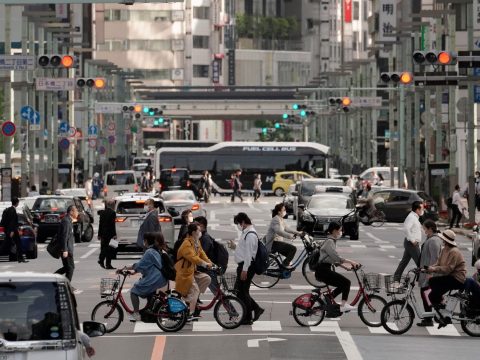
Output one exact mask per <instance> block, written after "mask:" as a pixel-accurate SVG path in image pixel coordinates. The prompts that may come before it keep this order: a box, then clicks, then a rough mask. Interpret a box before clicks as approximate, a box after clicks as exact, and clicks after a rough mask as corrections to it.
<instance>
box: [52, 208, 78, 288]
mask: <svg viewBox="0 0 480 360" xmlns="http://www.w3.org/2000/svg"><path fill="white" fill-rule="evenodd" d="M77 217H78V210H77V208H76V207H75V205H70V206H69V207H68V208H67V215H66V216H65V217H64V218H63V219H62V222H61V223H60V228H59V229H58V234H57V236H58V239H57V240H58V242H59V243H60V244H61V251H62V252H61V259H62V264H63V266H62V267H61V268H60V269H58V270H57V271H55V273H56V274H65V276H66V278H67V279H68V280H70V281H72V276H73V270H75V263H74V261H73V245H74V244H75V235H74V232H73V222H74V221H75V220H77Z"/></svg>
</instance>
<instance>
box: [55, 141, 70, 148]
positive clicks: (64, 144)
mask: <svg viewBox="0 0 480 360" xmlns="http://www.w3.org/2000/svg"><path fill="white" fill-rule="evenodd" d="M58 145H59V146H60V149H62V150H68V148H69V147H70V140H68V139H67V138H63V139H62V140H60V142H59V144H58Z"/></svg>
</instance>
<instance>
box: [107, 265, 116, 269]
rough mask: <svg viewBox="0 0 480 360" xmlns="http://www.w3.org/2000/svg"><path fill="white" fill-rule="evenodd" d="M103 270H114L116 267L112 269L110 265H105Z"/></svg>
mask: <svg viewBox="0 0 480 360" xmlns="http://www.w3.org/2000/svg"><path fill="white" fill-rule="evenodd" d="M105 269H108V270H115V269H116V267H113V266H112V265H107V266H105Z"/></svg>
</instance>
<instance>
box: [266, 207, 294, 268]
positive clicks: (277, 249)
mask: <svg viewBox="0 0 480 360" xmlns="http://www.w3.org/2000/svg"><path fill="white" fill-rule="evenodd" d="M285 215H287V210H286V209H285V205H284V204H283V203H278V204H277V205H275V207H274V208H273V210H272V221H271V222H270V226H269V227H268V230H267V235H266V242H265V246H266V247H267V250H268V252H270V253H279V254H281V255H283V256H284V260H283V266H284V267H287V268H288V267H289V266H290V263H291V261H292V260H293V258H294V257H295V253H296V252H297V248H296V247H295V245H293V244H292V243H291V242H292V241H293V239H294V238H295V235H298V236H300V235H302V233H301V232H299V231H296V230H294V229H290V228H289V227H288V226H287V225H286V224H285V220H284V218H285ZM285 240H289V242H287V241H285Z"/></svg>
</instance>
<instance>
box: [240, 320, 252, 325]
mask: <svg viewBox="0 0 480 360" xmlns="http://www.w3.org/2000/svg"><path fill="white" fill-rule="evenodd" d="M240 324H241V325H252V324H253V321H252V320H243V321H242V322H241V323H240Z"/></svg>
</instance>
